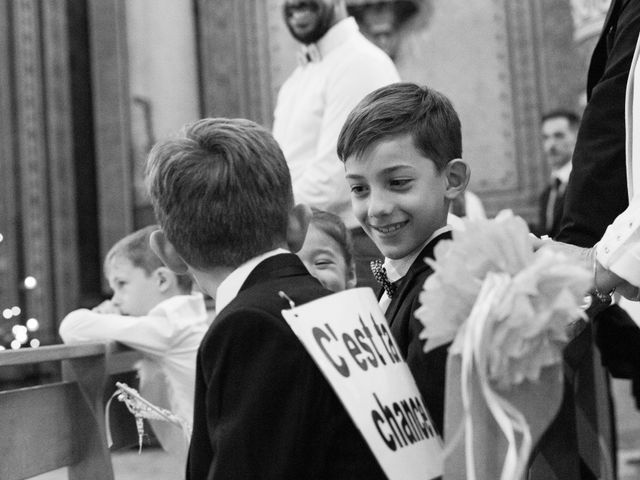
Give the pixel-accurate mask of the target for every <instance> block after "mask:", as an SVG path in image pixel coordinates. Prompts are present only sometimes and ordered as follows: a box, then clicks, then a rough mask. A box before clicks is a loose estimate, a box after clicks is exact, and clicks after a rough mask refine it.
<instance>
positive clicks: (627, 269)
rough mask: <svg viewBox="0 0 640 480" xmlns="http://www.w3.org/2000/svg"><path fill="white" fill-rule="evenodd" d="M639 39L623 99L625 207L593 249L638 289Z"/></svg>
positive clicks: (639, 217)
mask: <svg viewBox="0 0 640 480" xmlns="http://www.w3.org/2000/svg"><path fill="white" fill-rule="evenodd" d="M639 55H640V38H639V39H638V43H637V44H636V51H635V53H634V56H633V62H632V64H631V70H630V72H629V80H628V83H627V95H626V115H625V125H626V139H627V141H626V158H627V190H628V193H629V206H628V207H627V209H626V210H625V211H624V212H622V213H621V214H620V215H618V217H617V218H616V219H615V220H614V222H613V223H612V224H611V225H609V227H608V228H607V231H606V232H605V234H604V236H603V237H602V239H601V240H600V242H598V245H597V246H596V258H597V259H598V261H599V262H600V263H601V264H602V266H603V267H605V268H606V269H607V270H610V271H612V272H613V273H615V274H616V275H618V276H620V277H622V278H624V279H625V280H626V281H627V282H629V283H631V284H632V285H634V286H636V287H640V195H639V194H638V193H639V192H640V164H638V165H635V164H636V163H638V162H640V131H639V130H638V128H639V127H640V125H634V121H635V120H636V119H638V118H640V94H639V95H635V93H636V92H635V88H636V86H637V85H640V62H638V56H639Z"/></svg>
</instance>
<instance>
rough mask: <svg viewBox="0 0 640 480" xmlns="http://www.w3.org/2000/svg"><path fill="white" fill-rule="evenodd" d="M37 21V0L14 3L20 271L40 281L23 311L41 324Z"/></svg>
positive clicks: (43, 164)
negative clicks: (21, 268)
mask: <svg viewBox="0 0 640 480" xmlns="http://www.w3.org/2000/svg"><path fill="white" fill-rule="evenodd" d="M41 20H42V19H41V16H40V11H39V9H38V4H37V3H36V2H34V1H32V0H16V1H14V2H13V12H12V21H13V26H14V31H15V36H14V41H15V47H14V48H15V57H14V67H15V72H16V73H15V74H16V83H15V84H16V96H15V102H16V112H17V124H18V156H19V178H20V180H19V185H20V197H19V198H20V217H21V220H22V242H21V243H22V244H21V250H22V254H23V265H24V271H23V273H24V275H25V276H26V275H31V276H34V277H35V278H36V279H37V281H38V287H37V288H35V289H33V290H29V291H28V292H26V294H25V295H24V300H23V302H24V303H23V310H24V311H25V313H26V314H27V315H29V316H30V317H35V318H37V319H38V320H39V321H40V323H41V324H43V325H50V324H51V323H52V317H53V314H54V312H53V311H52V308H51V307H52V306H53V299H52V288H51V287H52V284H51V281H52V270H51V264H50V257H49V252H51V239H50V235H49V230H48V227H49V222H50V211H49V205H48V185H47V156H46V151H45V145H46V133H45V128H46V127H45V123H44V118H45V117H44V104H43V98H44V97H43V95H44V91H43V85H42V78H43V75H42V68H41V66H42V50H41V48H40V47H41V42H40V37H39V32H40V30H39V25H40V22H41Z"/></svg>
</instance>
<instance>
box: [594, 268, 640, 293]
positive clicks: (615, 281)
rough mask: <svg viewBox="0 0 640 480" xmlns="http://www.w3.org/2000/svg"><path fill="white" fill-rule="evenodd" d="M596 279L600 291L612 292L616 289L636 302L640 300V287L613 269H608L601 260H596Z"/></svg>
mask: <svg viewBox="0 0 640 480" xmlns="http://www.w3.org/2000/svg"><path fill="white" fill-rule="evenodd" d="M596 280H597V285H596V287H597V288H598V291H600V292H610V291H612V290H614V289H615V291H616V293H617V294H619V295H622V296H623V297H624V298H626V299H628V300H631V301H634V302H638V301H640V289H638V287H635V286H633V285H631V284H630V283H629V282H627V281H626V280H625V279H624V278H622V277H619V276H618V275H616V274H615V273H613V272H612V271H611V270H607V269H606V268H604V267H603V266H602V265H601V264H600V262H596Z"/></svg>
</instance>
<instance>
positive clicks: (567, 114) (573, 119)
mask: <svg viewBox="0 0 640 480" xmlns="http://www.w3.org/2000/svg"><path fill="white" fill-rule="evenodd" d="M554 118H566V119H567V121H568V122H569V126H570V127H571V128H572V129H573V130H577V129H578V127H579V126H580V115H578V114H577V113H576V112H574V111H573V110H568V109H565V108H556V109H555V110H550V111H548V112H547V113H545V114H544V115H542V119H541V120H540V124H543V123H544V122H546V121H547V120H552V119H554Z"/></svg>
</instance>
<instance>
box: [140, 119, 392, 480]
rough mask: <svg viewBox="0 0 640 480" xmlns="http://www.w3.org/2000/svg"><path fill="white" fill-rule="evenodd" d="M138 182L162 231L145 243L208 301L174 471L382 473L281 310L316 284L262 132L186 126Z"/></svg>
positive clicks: (279, 165)
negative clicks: (187, 442) (182, 460)
mask: <svg viewBox="0 0 640 480" xmlns="http://www.w3.org/2000/svg"><path fill="white" fill-rule="evenodd" d="M147 177H148V178H147V182H148V185H149V189H150V193H151V198H152V202H153V204H154V209H155V211H156V215H157V217H158V220H159V222H160V224H161V226H162V230H160V231H158V232H156V233H154V235H153V236H152V245H153V247H154V250H155V251H156V252H157V253H158V254H159V255H160V256H161V257H162V258H163V260H164V261H165V263H166V264H167V265H168V266H169V267H170V268H171V269H173V270H174V271H176V272H190V273H191V274H192V275H193V276H194V278H195V279H196V281H197V282H198V284H199V285H200V286H201V287H202V288H203V289H204V290H205V291H206V292H208V293H209V294H211V295H212V296H214V297H215V299H216V309H217V317H216V320H215V322H214V323H213V324H212V326H211V328H210V329H209V331H208V332H207V334H206V335H205V337H204V339H203V341H202V344H201V346H200V349H199V352H198V358H197V371H196V394H195V411H194V426H193V436H192V439H191V446H190V451H189V461H188V467H187V478H189V479H192V480H200V479H216V480H221V479H251V478H260V479H281V478H304V479H330V478H349V479H359V478H362V479H365V478H366V479H370V478H373V479H383V478H384V474H383V472H382V470H381V469H380V467H379V466H378V464H377V462H376V460H375V458H374V457H373V455H372V453H371V452H370V450H369V448H368V446H367V445H366V443H365V441H364V439H363V438H362V436H361V435H360V433H359V432H358V430H357V429H356V427H355V425H354V424H353V422H352V421H351V419H350V418H349V417H348V414H347V412H346V410H345V409H344V407H343V406H342V404H341V403H340V401H339V399H338V397H337V396H336V395H335V393H334V392H333V390H332V389H331V387H330V385H329V384H328V383H327V381H326V380H325V378H324V377H323V375H322V373H321V372H320V370H319V369H318V367H317V366H316V365H315V363H314V362H313V360H312V359H311V357H310V356H309V355H308V354H307V352H306V350H305V348H304V346H303V345H302V344H301V342H300V341H299V340H298V339H297V337H296V336H295V334H294V333H293V331H292V330H291V329H290V327H289V326H288V325H287V323H286V322H285V320H284V319H283V318H282V315H281V311H282V310H283V309H286V308H289V307H290V305H289V300H288V299H291V300H292V301H293V302H295V304H297V305H300V304H303V303H306V302H310V301H312V300H315V299H317V298H320V297H322V296H324V295H327V294H328V293H329V292H328V291H327V290H325V289H324V288H322V286H321V285H320V283H319V282H318V281H317V280H316V279H315V278H313V277H312V276H311V275H310V274H309V272H308V271H307V270H306V269H305V267H304V265H303V264H302V261H301V260H300V259H299V258H298V257H297V256H296V255H294V254H292V253H290V250H289V248H291V250H293V251H295V250H297V249H299V247H300V246H301V245H302V242H303V240H304V236H305V232H306V228H307V224H308V221H309V216H310V210H309V208H308V207H304V206H302V205H296V206H294V204H293V194H292V189H291V179H290V175H289V170H288V168H287V164H286V162H285V159H284V156H283V155H282V152H281V150H280V148H279V147H278V145H277V143H276V141H275V140H274V139H273V137H272V136H271V134H270V133H269V132H268V131H267V130H265V129H264V128H262V127H260V126H259V125H257V124H255V123H253V122H251V121H249V120H242V119H223V118H219V119H204V120H200V121H198V122H195V123H193V124H191V125H187V126H186V127H185V129H184V130H183V131H182V133H181V135H180V136H178V137H177V138H174V139H172V140H167V141H164V142H161V143H159V144H157V145H156V146H155V147H154V148H153V149H152V151H151V153H150V154H149V158H148V162H147ZM281 292H282V294H281ZM284 296H286V297H288V298H286V297H285V298H282V297H284Z"/></svg>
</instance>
